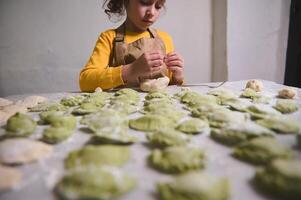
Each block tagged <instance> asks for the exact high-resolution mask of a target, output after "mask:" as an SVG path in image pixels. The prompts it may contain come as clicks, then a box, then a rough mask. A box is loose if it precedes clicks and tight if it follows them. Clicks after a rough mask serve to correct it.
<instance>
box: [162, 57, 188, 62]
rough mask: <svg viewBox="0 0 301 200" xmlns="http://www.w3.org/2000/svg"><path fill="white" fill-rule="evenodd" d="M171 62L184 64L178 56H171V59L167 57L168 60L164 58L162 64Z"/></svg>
mask: <svg viewBox="0 0 301 200" xmlns="http://www.w3.org/2000/svg"><path fill="white" fill-rule="evenodd" d="M171 61H181V62H182V63H183V62H184V60H183V59H181V58H180V57H178V56H171V57H168V58H165V59H164V62H165V63H169V62H171Z"/></svg>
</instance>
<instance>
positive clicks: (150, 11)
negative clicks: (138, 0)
mask: <svg viewBox="0 0 301 200" xmlns="http://www.w3.org/2000/svg"><path fill="white" fill-rule="evenodd" d="M155 9H156V8H155V7H154V6H150V7H149V8H148V9H147V10H146V15H148V16H153V15H154V14H155Z"/></svg>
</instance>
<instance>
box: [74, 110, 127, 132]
mask: <svg viewBox="0 0 301 200" xmlns="http://www.w3.org/2000/svg"><path fill="white" fill-rule="evenodd" d="M80 123H81V124H83V125H87V126H88V128H89V129H90V130H91V131H93V132H94V133H100V134H117V133H120V132H124V131H127V129H128V120H127V118H126V117H125V116H124V115H123V114H121V113H120V112H118V111H115V110H112V109H107V110H102V111H101V112H97V113H94V114H90V115H86V116H84V117H83V118H82V119H81V121H80Z"/></svg>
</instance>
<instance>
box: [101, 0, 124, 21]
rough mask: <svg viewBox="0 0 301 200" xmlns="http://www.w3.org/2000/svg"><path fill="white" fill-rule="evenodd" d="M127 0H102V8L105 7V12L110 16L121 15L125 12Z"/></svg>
mask: <svg viewBox="0 0 301 200" xmlns="http://www.w3.org/2000/svg"><path fill="white" fill-rule="evenodd" d="M128 2H129V0H104V3H103V6H102V7H103V8H105V13H106V14H107V15H108V16H109V18H111V17H112V15H117V16H119V17H120V16H123V15H124V14H125V8H126V6H127V4H128Z"/></svg>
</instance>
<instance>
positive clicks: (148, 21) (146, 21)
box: [142, 20, 153, 24]
mask: <svg viewBox="0 0 301 200" xmlns="http://www.w3.org/2000/svg"><path fill="white" fill-rule="evenodd" d="M142 21H143V22H145V23H148V24H152V23H153V22H152V21H150V20H142Z"/></svg>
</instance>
